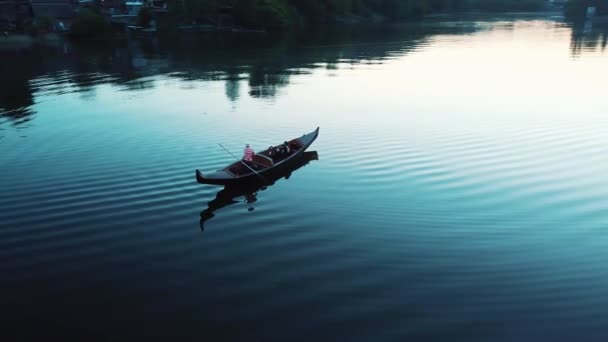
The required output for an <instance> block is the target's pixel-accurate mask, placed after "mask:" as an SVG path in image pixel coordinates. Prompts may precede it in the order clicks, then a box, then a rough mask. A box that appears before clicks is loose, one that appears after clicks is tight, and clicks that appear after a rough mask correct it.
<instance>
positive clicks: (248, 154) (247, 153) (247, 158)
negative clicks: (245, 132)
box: [243, 144, 255, 165]
mask: <svg viewBox="0 0 608 342" xmlns="http://www.w3.org/2000/svg"><path fill="white" fill-rule="evenodd" d="M253 156H255V151H254V150H253V149H252V148H251V147H249V144H247V145H245V150H244V151H243V161H244V162H245V163H246V164H248V165H251V164H252V162H253Z"/></svg>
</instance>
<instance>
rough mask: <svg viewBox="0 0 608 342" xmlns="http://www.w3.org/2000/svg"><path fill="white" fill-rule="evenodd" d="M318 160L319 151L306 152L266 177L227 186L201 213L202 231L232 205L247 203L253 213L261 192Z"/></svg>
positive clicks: (265, 175)
mask: <svg viewBox="0 0 608 342" xmlns="http://www.w3.org/2000/svg"><path fill="white" fill-rule="evenodd" d="M318 159H319V154H318V153H317V151H310V152H304V153H302V154H301V155H299V156H297V157H295V158H294V159H292V160H290V161H289V163H286V164H285V165H281V166H280V167H277V168H275V169H272V170H271V171H270V172H268V173H265V174H264V176H259V177H255V178H250V179H246V180H243V181H242V182H239V183H234V184H230V185H226V186H225V187H224V188H223V189H222V190H220V191H219V192H218V193H217V195H216V196H215V198H214V199H213V200H212V201H210V202H209V203H208V207H207V209H205V210H203V211H201V221H200V225H201V231H204V230H205V227H204V224H205V222H207V221H208V220H210V219H211V218H213V217H214V216H215V214H214V212H215V211H217V210H219V209H221V208H224V207H227V206H229V205H231V204H235V203H241V202H245V203H248V204H250V206H249V208H248V210H249V211H253V210H254V208H253V206H252V205H251V204H253V203H254V202H256V201H257V200H258V199H257V195H258V192H259V191H264V190H266V188H267V187H269V186H271V185H273V184H274V183H275V182H276V181H278V180H279V179H281V178H285V179H289V177H290V176H291V174H292V173H293V172H294V171H296V170H298V169H300V168H301V167H303V166H305V165H307V164H308V163H309V162H310V161H312V160H318ZM241 198H242V199H241Z"/></svg>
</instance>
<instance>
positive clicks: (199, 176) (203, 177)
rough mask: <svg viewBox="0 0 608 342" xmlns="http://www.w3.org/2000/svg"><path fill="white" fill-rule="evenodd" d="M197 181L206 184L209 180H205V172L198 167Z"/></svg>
mask: <svg viewBox="0 0 608 342" xmlns="http://www.w3.org/2000/svg"><path fill="white" fill-rule="evenodd" d="M196 181H197V182H198V183H200V184H206V183H207V181H206V180H205V176H203V173H202V172H200V171H199V169H196Z"/></svg>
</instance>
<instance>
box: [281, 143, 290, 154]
mask: <svg viewBox="0 0 608 342" xmlns="http://www.w3.org/2000/svg"><path fill="white" fill-rule="evenodd" d="M283 146H284V148H285V154H286V155H289V154H290V153H291V147H289V143H288V142H287V141H286V142H284V143H283Z"/></svg>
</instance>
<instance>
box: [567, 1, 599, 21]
mask: <svg viewBox="0 0 608 342" xmlns="http://www.w3.org/2000/svg"><path fill="white" fill-rule="evenodd" d="M589 7H595V9H596V13H597V14H600V15H606V14H608V1H604V0H568V2H567V3H566V6H565V14H566V17H567V18H569V19H572V20H578V19H583V18H585V16H586V14H587V8H589Z"/></svg>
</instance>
